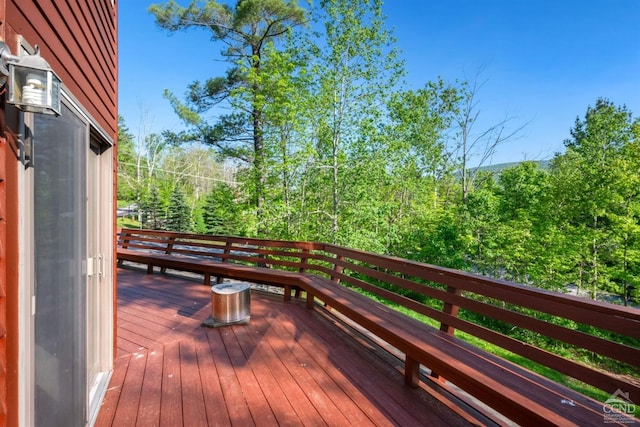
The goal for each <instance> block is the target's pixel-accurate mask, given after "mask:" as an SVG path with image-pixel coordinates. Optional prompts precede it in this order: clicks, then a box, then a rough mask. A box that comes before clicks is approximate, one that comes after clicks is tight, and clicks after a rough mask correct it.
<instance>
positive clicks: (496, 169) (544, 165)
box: [470, 160, 551, 175]
mask: <svg viewBox="0 0 640 427" xmlns="http://www.w3.org/2000/svg"><path fill="white" fill-rule="evenodd" d="M525 161H527V162H532V163H537V164H538V167H539V168H540V169H543V170H548V169H549V167H550V166H551V160H523V161H522V162H508V163H497V164H495V165H488V166H480V167H479V168H470V169H471V170H479V171H481V172H491V173H493V174H496V175H497V174H500V172H502V171H503V170H505V169H509V168H514V167H516V166H518V165H519V164H520V163H523V162H525Z"/></svg>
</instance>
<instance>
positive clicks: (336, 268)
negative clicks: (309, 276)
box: [331, 255, 344, 283]
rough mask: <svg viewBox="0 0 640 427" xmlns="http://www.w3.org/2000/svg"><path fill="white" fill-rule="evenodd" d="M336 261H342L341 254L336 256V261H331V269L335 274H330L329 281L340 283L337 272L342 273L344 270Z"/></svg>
mask: <svg viewBox="0 0 640 427" xmlns="http://www.w3.org/2000/svg"><path fill="white" fill-rule="evenodd" d="M338 261H340V262H342V261H344V257H343V256H342V255H340V256H337V257H336V261H335V262H334V263H333V271H335V272H336V275H333V274H332V275H331V281H333V282H336V283H340V277H338V274H342V271H343V270H344V267H342V266H341V265H339V264H338Z"/></svg>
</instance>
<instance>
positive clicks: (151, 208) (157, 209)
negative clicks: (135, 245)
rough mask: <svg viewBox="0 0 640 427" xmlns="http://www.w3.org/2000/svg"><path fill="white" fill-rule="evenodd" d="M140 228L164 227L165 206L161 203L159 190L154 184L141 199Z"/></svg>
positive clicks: (160, 228)
mask: <svg viewBox="0 0 640 427" xmlns="http://www.w3.org/2000/svg"><path fill="white" fill-rule="evenodd" d="M140 211H141V221H140V225H141V226H142V228H148V229H152V230H164V229H166V217H167V215H166V206H165V203H163V201H162V199H161V197H160V192H159V191H158V189H157V188H156V187H155V186H154V187H151V191H149V193H148V194H147V195H146V197H144V198H143V199H141V203H140Z"/></svg>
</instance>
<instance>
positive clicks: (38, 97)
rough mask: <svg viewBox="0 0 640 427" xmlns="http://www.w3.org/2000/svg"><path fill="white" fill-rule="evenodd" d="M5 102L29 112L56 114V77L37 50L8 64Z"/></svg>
mask: <svg viewBox="0 0 640 427" xmlns="http://www.w3.org/2000/svg"><path fill="white" fill-rule="evenodd" d="M8 68H9V85H8V86H9V87H8V93H7V102H8V103H10V104H14V105H15V106H16V107H17V108H19V109H21V110H23V111H28V112H32V113H44V114H52V115H56V116H59V115H60V78H59V77H58V76H57V75H56V73H54V72H53V70H52V69H51V67H50V66H49V64H47V61H45V60H44V59H43V58H42V57H41V56H40V53H39V52H36V53H35V54H34V55H27V56H23V57H21V59H20V62H19V63H9V64H8Z"/></svg>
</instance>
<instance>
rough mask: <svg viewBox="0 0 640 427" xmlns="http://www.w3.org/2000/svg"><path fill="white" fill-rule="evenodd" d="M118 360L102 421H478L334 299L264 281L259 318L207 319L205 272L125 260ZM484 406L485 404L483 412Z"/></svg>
mask: <svg viewBox="0 0 640 427" xmlns="http://www.w3.org/2000/svg"><path fill="white" fill-rule="evenodd" d="M118 282H119V284H118V314H117V321H118V328H117V333H118V342H117V358H116V361H115V370H114V372H113V376H112V378H111V382H110V384H109V389H108V391H107V394H106V396H105V399H104V402H103V404H102V408H101V410H100V413H99V416H98V419H97V422H96V425H98V426H108V425H116V426H133V425H138V426H152V425H166V426H179V425H185V426H199V425H202V426H206V425H223V426H225V425H239V426H249V425H330V426H352V425H357V426H363V425H400V426H418V425H469V424H470V423H471V421H472V422H474V423H477V419H475V420H474V419H472V418H471V417H470V416H468V415H467V414H464V413H461V411H460V410H459V409H460V408H459V407H457V406H456V404H455V403H454V402H453V401H451V400H447V399H446V398H443V396H441V395H439V394H437V393H436V392H434V391H433V390H426V389H421V388H419V389H410V388H407V387H405V386H404V385H403V381H402V374H401V372H402V367H403V361H402V360H400V359H398V358H396V357H394V356H393V355H392V354H390V353H389V352H388V351H386V350H384V349H383V348H381V347H380V346H379V345H377V344H376V343H375V342H374V341H373V340H372V339H370V337H368V336H366V335H364V334H362V333H360V332H359V331H357V330H355V329H354V328H352V327H351V326H350V325H348V324H346V323H345V322H343V321H342V320H341V319H339V318H338V317H334V316H333V315H332V314H331V313H330V312H329V311H326V310H307V309H305V305H304V302H303V301H296V300H295V299H294V301H292V302H289V303H285V302H283V301H282V296H281V295H274V294H270V293H267V292H262V291H256V290H254V291H252V296H251V320H250V322H249V324H247V325H234V326H226V327H221V328H216V329H210V328H203V327H202V326H201V323H202V322H203V321H204V320H206V319H207V317H208V316H209V315H210V314H211V304H210V303H211V297H210V295H211V292H210V289H209V288H208V287H206V286H203V285H202V284H201V282H199V281H193V280H189V279H188V278H183V277H176V276H169V275H146V274H144V273H143V272H141V271H138V270H134V269H122V268H120V269H118ZM476 416H477V414H476Z"/></svg>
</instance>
